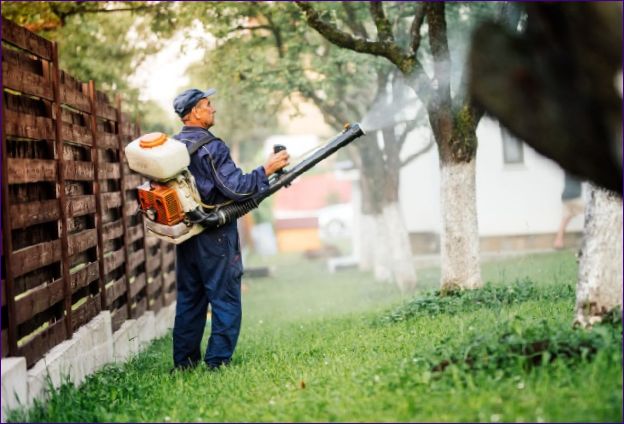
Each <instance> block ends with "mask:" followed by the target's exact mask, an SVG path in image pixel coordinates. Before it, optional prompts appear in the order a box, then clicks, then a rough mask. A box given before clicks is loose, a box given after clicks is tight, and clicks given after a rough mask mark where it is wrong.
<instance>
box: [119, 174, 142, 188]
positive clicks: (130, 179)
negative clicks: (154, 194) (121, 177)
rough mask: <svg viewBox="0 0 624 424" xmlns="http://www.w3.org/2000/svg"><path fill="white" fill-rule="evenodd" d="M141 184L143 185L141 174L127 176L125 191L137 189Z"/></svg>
mask: <svg viewBox="0 0 624 424" xmlns="http://www.w3.org/2000/svg"><path fill="white" fill-rule="evenodd" d="M141 184H143V177H141V176H140V175H139V174H130V175H126V180H125V181H124V190H132V189H135V188H137V187H138V186H140V185H141Z"/></svg>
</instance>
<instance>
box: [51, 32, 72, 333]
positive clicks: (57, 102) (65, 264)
mask: <svg viewBox="0 0 624 424" xmlns="http://www.w3.org/2000/svg"><path fill="white" fill-rule="evenodd" d="M52 65H53V66H52V69H53V73H52V85H53V87H54V117H55V119H54V130H55V131H54V143H55V148H56V151H57V152H58V155H59V156H58V157H59V159H58V168H59V174H60V175H59V179H58V185H59V188H60V190H58V198H59V202H60V205H61V225H60V235H61V237H60V246H59V247H60V248H61V259H62V261H61V265H62V266H61V273H62V275H63V281H64V284H63V293H64V296H65V301H64V303H63V306H64V313H65V315H64V321H65V324H64V325H65V335H66V337H71V336H72V328H71V323H72V299H71V298H72V291H71V277H70V273H69V256H68V251H69V248H68V246H67V232H68V230H67V227H68V222H67V216H66V214H65V212H66V210H67V196H66V194H65V188H66V185H65V157H64V155H63V154H62V152H63V151H64V149H63V137H62V130H63V127H64V125H63V111H62V108H61V69H60V66H59V56H58V44H57V43H52Z"/></svg>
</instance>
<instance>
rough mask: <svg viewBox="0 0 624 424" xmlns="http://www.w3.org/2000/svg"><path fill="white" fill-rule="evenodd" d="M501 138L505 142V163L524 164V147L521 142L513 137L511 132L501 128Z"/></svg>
mask: <svg viewBox="0 0 624 424" xmlns="http://www.w3.org/2000/svg"><path fill="white" fill-rule="evenodd" d="M501 138H502V140H503V163H505V164H522V163H524V146H523V142H522V141H521V140H518V139H517V138H516V137H514V136H513V135H511V134H510V133H509V131H507V130H506V129H505V128H503V127H502V126H501Z"/></svg>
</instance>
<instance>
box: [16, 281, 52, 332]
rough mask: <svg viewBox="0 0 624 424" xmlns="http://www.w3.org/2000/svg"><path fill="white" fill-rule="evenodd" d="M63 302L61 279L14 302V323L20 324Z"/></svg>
mask: <svg viewBox="0 0 624 424" xmlns="http://www.w3.org/2000/svg"><path fill="white" fill-rule="evenodd" d="M61 300H63V279H62V278H59V279H58V280H54V281H53V282H52V283H50V284H48V285H46V286H41V287H37V288H36V289H34V290H33V291H31V292H30V293H28V295H26V296H24V297H22V298H20V299H19V300H16V301H15V308H16V309H15V310H16V317H15V319H16V321H17V324H21V323H23V322H24V321H26V320H28V319H30V318H32V317H33V316H35V315H36V314H38V313H39V312H42V311H45V310H46V309H48V308H49V307H50V306H52V305H54V304H56V303H57V302H60V301H61Z"/></svg>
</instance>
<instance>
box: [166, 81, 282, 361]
mask: <svg viewBox="0 0 624 424" xmlns="http://www.w3.org/2000/svg"><path fill="white" fill-rule="evenodd" d="M215 92H216V90H215V89H209V90H207V91H201V90H197V89H190V90H186V91H184V92H183V93H181V94H179V95H178V96H177V97H176V98H175V100H174V102H173V107H174V110H175V112H176V113H177V114H178V116H179V117H180V118H181V119H182V122H183V123H184V127H183V128H182V131H180V133H179V134H177V135H175V136H174V138H175V139H177V140H179V141H182V142H183V143H185V144H186V145H187V147H191V146H193V145H195V144H196V143H200V142H201V143H202V144H203V145H202V146H201V147H200V148H199V149H197V151H196V153H193V154H192V155H191V163H190V165H189V171H190V172H191V174H193V176H194V177H195V181H196V183H197V189H198V190H199V193H200V195H201V200H202V202H203V203H204V208H211V207H215V206H218V205H220V204H224V203H228V202H232V201H234V202H238V201H241V200H245V199H246V198H248V197H250V196H252V195H254V194H256V193H259V192H261V191H263V190H266V189H267V188H268V186H269V183H268V179H267V177H268V176H270V175H271V174H273V173H274V172H276V171H278V170H280V169H281V168H283V167H285V166H287V165H288V163H289V162H288V160H289V155H288V153H287V152H286V151H281V152H279V153H277V154H273V155H271V156H270V157H269V159H268V160H267V162H266V164H265V165H264V166H260V167H258V168H256V169H254V170H253V171H251V172H250V173H248V174H245V173H243V172H242V171H241V170H240V169H239V168H238V167H237V166H236V164H235V163H234V162H233V161H232V158H231V157H230V151H229V149H228V147H227V146H226V145H225V143H224V142H223V141H222V140H220V139H219V138H216V137H215V136H214V135H213V134H212V133H211V132H210V131H209V128H211V127H212V126H213V124H214V121H215V113H216V111H215V108H214V106H213V105H212V103H211V102H210V96H211V95H213V94H215ZM204 143H205V144H204ZM241 276H242V261H241V253H240V243H239V238H238V231H237V227H236V222H231V223H229V224H226V225H223V226H221V227H219V228H217V229H214V230H206V231H204V232H202V233H200V234H198V235H196V236H195V237H192V238H191V239H189V240H187V241H185V242H184V243H181V244H179V245H177V246H176V284H177V291H178V293H177V305H176V317H175V323H174V327H173V362H174V370H176V369H185V368H189V367H194V366H196V365H198V364H199V363H201V352H200V343H201V340H202V336H203V333H204V328H205V325H206V313H207V309H208V304H210V305H211V309H212V319H211V321H212V327H211V334H210V338H209V340H208V348H207V349H206V354H205V356H204V361H205V363H206V365H207V366H208V367H209V369H216V368H218V367H219V366H221V365H225V364H227V363H229V361H230V359H231V357H232V354H233V353H234V349H235V348H236V342H237V340H238V335H239V332H240V324H241V315H242V310H241V290H240V289H241V287H240V285H241Z"/></svg>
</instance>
